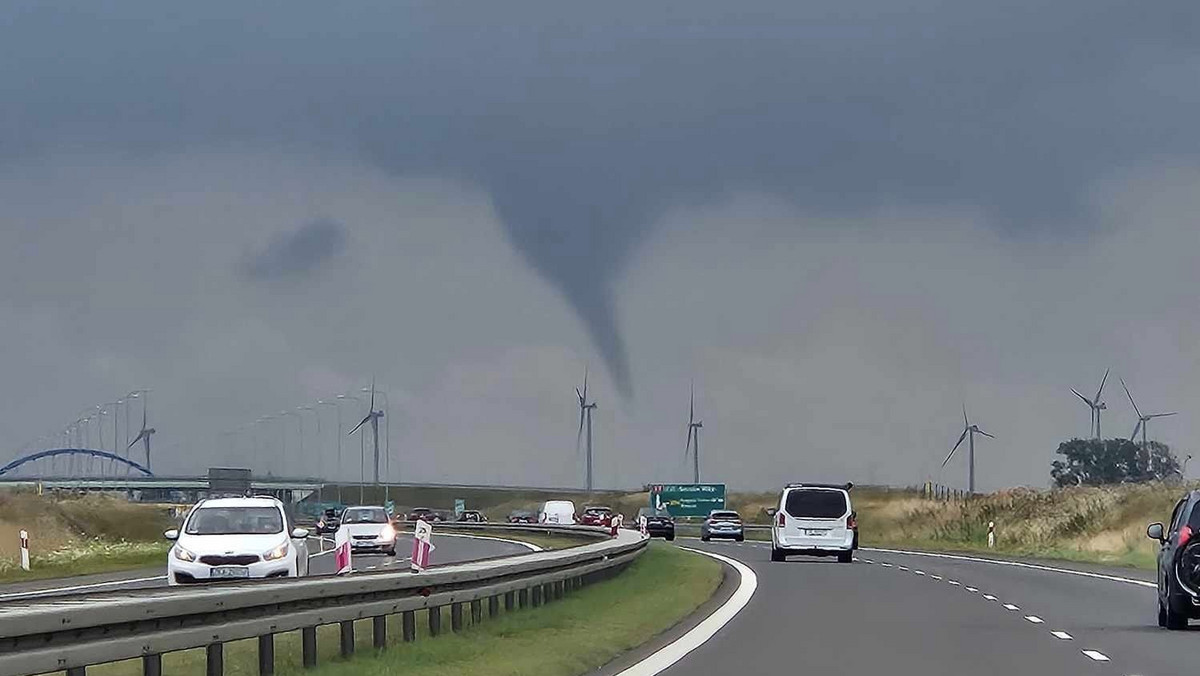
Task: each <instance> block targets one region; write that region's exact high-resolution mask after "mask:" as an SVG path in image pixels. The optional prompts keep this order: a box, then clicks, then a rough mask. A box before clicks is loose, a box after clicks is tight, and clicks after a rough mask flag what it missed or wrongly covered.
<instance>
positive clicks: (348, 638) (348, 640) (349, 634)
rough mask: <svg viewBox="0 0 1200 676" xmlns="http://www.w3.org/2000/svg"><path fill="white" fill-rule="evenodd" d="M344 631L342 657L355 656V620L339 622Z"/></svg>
mask: <svg viewBox="0 0 1200 676" xmlns="http://www.w3.org/2000/svg"><path fill="white" fill-rule="evenodd" d="M338 625H340V626H341V629H342V640H341V644H342V657H349V656H351V655H353V654H354V620H345V621H343V622H338Z"/></svg>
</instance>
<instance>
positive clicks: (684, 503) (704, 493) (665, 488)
mask: <svg viewBox="0 0 1200 676" xmlns="http://www.w3.org/2000/svg"><path fill="white" fill-rule="evenodd" d="M650 506H651V507H655V508H658V509H665V510H667V511H668V512H670V513H671V516H673V517H676V518H678V517H681V516H708V513H709V512H711V511H712V510H714V509H725V484H650Z"/></svg>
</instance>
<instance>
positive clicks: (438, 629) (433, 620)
mask: <svg viewBox="0 0 1200 676" xmlns="http://www.w3.org/2000/svg"><path fill="white" fill-rule="evenodd" d="M440 633H442V607H441V606H434V607H432V608H430V609H429V635H430V636H437V635H438V634H440Z"/></svg>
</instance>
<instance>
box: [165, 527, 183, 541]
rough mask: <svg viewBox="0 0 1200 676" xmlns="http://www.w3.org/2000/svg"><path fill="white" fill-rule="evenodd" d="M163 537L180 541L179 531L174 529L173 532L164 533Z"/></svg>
mask: <svg viewBox="0 0 1200 676" xmlns="http://www.w3.org/2000/svg"><path fill="white" fill-rule="evenodd" d="M163 537H165V538H166V539H168V540H178V539H179V531H178V530H177V529H175V528H172V529H171V530H168V531H163Z"/></svg>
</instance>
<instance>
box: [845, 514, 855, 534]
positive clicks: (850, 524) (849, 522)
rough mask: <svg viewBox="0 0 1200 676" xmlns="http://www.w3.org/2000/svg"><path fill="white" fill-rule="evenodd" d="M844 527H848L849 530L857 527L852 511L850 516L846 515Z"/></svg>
mask: <svg viewBox="0 0 1200 676" xmlns="http://www.w3.org/2000/svg"><path fill="white" fill-rule="evenodd" d="M846 528H849V529H850V530H854V529H855V528H858V519H857V518H856V517H855V515H854V514H853V513H851V514H850V516H848V517H846Z"/></svg>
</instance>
